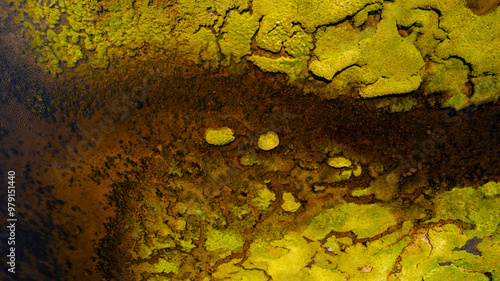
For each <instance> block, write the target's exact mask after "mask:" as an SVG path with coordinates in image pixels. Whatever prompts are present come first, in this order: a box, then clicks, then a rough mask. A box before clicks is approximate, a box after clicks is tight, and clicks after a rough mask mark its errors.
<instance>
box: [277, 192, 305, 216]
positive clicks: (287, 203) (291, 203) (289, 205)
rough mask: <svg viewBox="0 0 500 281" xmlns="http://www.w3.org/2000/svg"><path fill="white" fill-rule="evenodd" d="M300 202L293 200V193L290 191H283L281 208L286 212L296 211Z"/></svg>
mask: <svg viewBox="0 0 500 281" xmlns="http://www.w3.org/2000/svg"><path fill="white" fill-rule="evenodd" d="M300 206H301V205H300V202H295V198H294V197H293V194H292V193H290V192H284V193H283V204H281V208H282V209H283V210H285V211H287V212H292V213H293V212H296V211H297V210H298V209H299V208H300Z"/></svg>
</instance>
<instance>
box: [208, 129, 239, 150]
mask: <svg viewBox="0 0 500 281" xmlns="http://www.w3.org/2000/svg"><path fill="white" fill-rule="evenodd" d="M235 139H236V138H235V137H234V132H233V130H232V129H230V128H228V127H221V128H217V129H213V128H208V129H207V131H206V132H205V140H206V141H207V142H208V143H209V144H212V145H219V146H220V145H226V144H229V143H231V142H233V141H234V140H235Z"/></svg>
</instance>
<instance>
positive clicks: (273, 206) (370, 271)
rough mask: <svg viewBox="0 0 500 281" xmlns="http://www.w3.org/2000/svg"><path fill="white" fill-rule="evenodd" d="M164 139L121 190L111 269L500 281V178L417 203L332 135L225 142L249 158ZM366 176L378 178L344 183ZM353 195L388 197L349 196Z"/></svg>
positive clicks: (148, 274) (153, 275)
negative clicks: (276, 150) (247, 144)
mask: <svg viewBox="0 0 500 281" xmlns="http://www.w3.org/2000/svg"><path fill="white" fill-rule="evenodd" d="M204 145H208V144H204ZM253 145H256V144H253ZM163 146H164V147H167V146H169V148H170V149H168V150H167V149H162V150H156V151H154V155H152V156H151V157H145V158H142V159H140V160H139V161H138V163H136V165H134V166H135V167H136V170H137V173H135V172H134V171H132V172H130V173H129V175H127V176H126V178H129V180H125V181H123V182H121V183H117V184H115V186H114V189H113V193H112V194H111V195H110V197H109V198H110V202H111V203H112V204H113V205H115V206H116V207H117V216H116V217H115V218H114V219H113V220H111V222H110V223H108V227H107V229H108V236H107V238H106V239H104V240H103V241H102V242H101V246H100V250H98V251H97V252H98V253H99V259H100V267H101V269H102V270H103V271H104V272H105V273H106V272H108V273H109V272H110V271H111V272H112V270H114V271H123V270H122V269H124V272H126V273H127V274H128V275H129V277H130V278H134V280H207V281H208V280H266V281H270V280H276V281H279V280H283V281H285V280H286V281H294V280H311V281H317V280H344V279H346V278H347V279H353V280H374V281H375V280H425V281H427V280H447V278H448V277H449V276H453V278H464V279H465V280H500V267H499V265H498V264H497V261H498V259H499V258H500V256H499V253H500V237H499V230H500V229H499V226H500V200H499V198H500V183H496V182H488V183H486V184H484V185H482V186H479V187H469V186H457V187H455V188H452V189H446V188H443V187H439V186H437V187H435V188H429V187H425V188H424V189H423V190H422V192H423V193H424V194H421V195H420V196H418V198H416V199H415V200H414V202H413V203H411V202H403V201H402V200H401V199H400V198H398V197H397V196H396V195H397V194H398V190H399V189H398V187H399V184H398V183H397V181H391V180H388V178H390V177H388V176H387V175H389V176H390V175H391V174H392V172H389V173H388V174H382V173H383V172H384V167H383V166H382V165H380V164H379V163H376V162H372V161H368V160H367V159H363V158H362V157H359V156H357V155H356V154H355V153H352V152H350V151H349V150H348V149H346V148H345V147H342V146H339V145H336V144H334V143H325V144H321V145H318V146H317V147H316V148H313V150H314V151H311V148H308V149H306V148H304V147H300V146H292V145H286V144H282V146H284V147H287V148H288V150H286V151H284V153H283V154H280V155H271V154H270V153H268V152H265V151H262V150H259V149H257V148H255V150H253V151H249V152H248V153H247V154H245V155H241V151H240V150H238V148H235V147H233V148H231V147H230V146H229V147H227V148H225V149H224V150H225V151H227V153H228V154H227V155H226V157H237V158H239V163H241V166H240V165H238V164H236V163H232V164H231V163H230V162H227V161H226V160H225V159H227V158H224V157H221V156H220V157H215V158H214V157H213V155H211V154H201V155H198V156H197V155H195V154H193V153H190V152H189V150H188V149H187V148H186V147H184V144H183V142H176V143H175V144H170V145H169V144H163ZM215 149H218V148H215ZM283 149H284V148H283ZM172 151H176V152H175V153H174V152H172ZM180 152H182V153H180ZM313 152H314V153H313ZM312 155H316V156H314V157H313V156H312ZM340 155H342V156H340ZM331 159H336V160H338V161H332V160H331ZM329 160H330V161H329ZM338 163H341V164H342V165H334V166H337V167H331V166H330V164H338ZM362 167H363V168H362ZM365 167H366V169H364V168H365ZM363 173H365V174H366V173H369V174H370V176H371V177H372V178H373V179H372V182H371V183H367V184H361V185H362V186H360V187H359V188H358V187H354V188H352V187H351V188H347V187H345V186H343V185H338V183H339V182H341V181H342V182H346V183H352V182H353V181H355V180H356V178H354V177H351V174H354V175H355V176H356V175H357V176H360V175H362V174H363ZM102 174H106V173H105V172H102ZM343 174H349V176H345V175H344V176H343ZM132 178H133V179H134V181H133V183H131V181H130V179H132ZM358 182H359V181H358ZM412 184H413V185H418V186H419V187H421V184H420V183H419V182H418V181H415V183H411V182H410V183H406V187H405V189H404V190H415V188H418V187H414V188H411V187H408V185H412ZM363 186H364V187H366V188H362V187H363ZM404 190H403V189H402V190H401V192H405V191H404ZM349 194H351V198H356V197H363V196H371V195H374V196H375V198H376V199H378V200H377V201H376V202H378V203H357V202H355V201H353V200H352V199H351V200H349V201H348V200H346V195H349ZM372 202H373V201H372ZM117 239H118V240H117ZM116 241H119V243H120V244H121V245H123V246H122V247H121V248H120V249H121V250H120V251H116V249H115V248H114V247H115V246H113V245H114V244H113V243H116ZM106 249H107V250H106ZM109 276H112V274H110V275H109ZM488 278H490V279H488ZM491 278H492V279H491Z"/></svg>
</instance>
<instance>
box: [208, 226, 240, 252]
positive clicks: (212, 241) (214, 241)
mask: <svg viewBox="0 0 500 281" xmlns="http://www.w3.org/2000/svg"><path fill="white" fill-rule="evenodd" d="M205 237H206V241H205V248H206V249H207V250H208V251H217V250H220V249H229V250H231V251H234V250H236V249H238V248H240V247H242V246H243V244H244V241H243V239H242V237H241V235H240V234H239V233H238V231H236V230H234V229H226V230H217V229H209V230H208V231H207V233H206V234H205Z"/></svg>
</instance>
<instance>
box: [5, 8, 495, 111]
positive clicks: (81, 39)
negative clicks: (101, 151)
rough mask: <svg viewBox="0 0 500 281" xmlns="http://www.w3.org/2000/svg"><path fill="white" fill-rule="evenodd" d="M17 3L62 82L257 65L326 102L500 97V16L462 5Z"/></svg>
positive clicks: (458, 102)
mask: <svg viewBox="0 0 500 281" xmlns="http://www.w3.org/2000/svg"><path fill="white" fill-rule="evenodd" d="M9 2H10V3H11V4H12V7H13V9H14V10H16V11H17V12H18V15H17V17H16V18H15V22H16V23H17V24H18V25H19V26H21V27H22V29H21V32H20V34H19V36H23V37H25V38H27V39H29V42H30V45H31V47H32V48H33V49H34V50H35V52H36V57H37V59H38V62H39V63H40V65H42V66H43V67H44V68H45V69H47V70H49V71H50V72H51V73H53V74H57V73H61V72H62V71H63V69H65V68H74V67H77V66H78V65H79V64H90V65H91V66H92V67H95V68H106V67H108V65H109V64H110V62H112V61H116V60H120V59H127V58H134V59H138V60H147V59H158V58H174V57H176V58H182V59H183V60H187V61H191V62H193V63H195V64H198V65H200V66H202V67H204V68H207V69H218V68H220V67H228V68H229V69H232V70H234V71H239V70H241V69H242V67H244V66H245V64H242V63H241V62H245V61H248V62H250V63H252V64H254V65H256V66H258V67H259V68H260V69H262V70H263V71H266V72H275V73H285V74H287V75H288V76H289V78H290V79H289V81H290V83H291V84H293V85H296V86H299V87H302V88H303V90H304V91H305V92H313V93H316V94H318V95H321V96H324V97H326V98H335V97H337V96H339V95H343V94H347V93H350V92H352V91H356V92H357V93H358V94H359V95H360V96H361V97H363V98H372V97H380V96H388V95H395V94H408V93H412V92H414V91H415V90H417V89H418V88H419V87H422V89H423V90H424V92H425V93H427V94H432V98H431V99H432V101H431V103H435V102H437V103H438V104H439V105H441V106H443V107H453V108H455V109H461V108H464V107H466V106H469V105H472V104H482V103H491V102H497V101H498V98H499V96H500V82H499V78H498V76H499V74H500V66H499V65H500V64H499V63H498V61H500V49H499V48H498V45H500V21H498V17H499V16H500V9H495V10H493V11H492V12H491V13H488V14H485V15H477V14H474V13H473V12H472V11H471V10H470V9H469V8H467V4H466V1H465V0H446V1H435V0H425V1H381V0H363V1H350V2H345V1H341V0H330V1H320V0H313V1H301V0H295V1H289V0H257V1H252V3H251V4H250V3H249V1H245V0H239V1H229V0H223V1H217V2H212V1H192V0H182V1H180V2H175V3H173V2H172V3H169V2H165V1H132V0H106V1H96V0H84V1H77V2H75V1H66V0H60V1H35V0H9ZM235 64H239V65H240V67H233V66H234V65H235ZM456 75H458V76H456ZM381 104H382V106H384V103H381ZM387 106H391V108H392V107H393V106H392V105H387ZM402 106H403V107H402V108H400V106H398V105H396V107H395V108H393V109H391V110H393V111H401V110H406V108H407V106H409V105H402Z"/></svg>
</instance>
